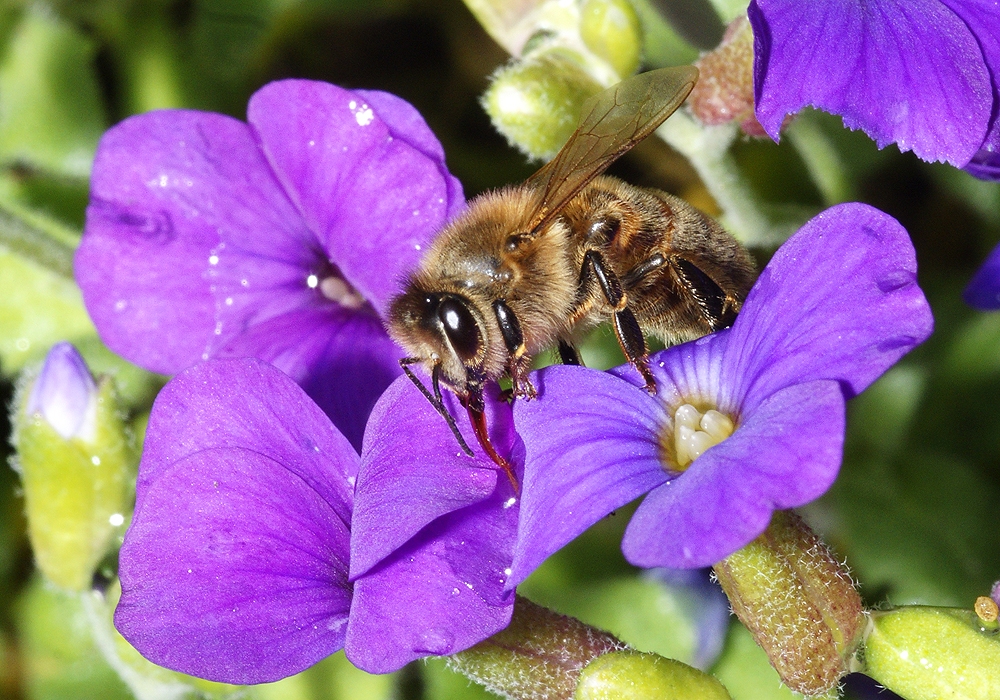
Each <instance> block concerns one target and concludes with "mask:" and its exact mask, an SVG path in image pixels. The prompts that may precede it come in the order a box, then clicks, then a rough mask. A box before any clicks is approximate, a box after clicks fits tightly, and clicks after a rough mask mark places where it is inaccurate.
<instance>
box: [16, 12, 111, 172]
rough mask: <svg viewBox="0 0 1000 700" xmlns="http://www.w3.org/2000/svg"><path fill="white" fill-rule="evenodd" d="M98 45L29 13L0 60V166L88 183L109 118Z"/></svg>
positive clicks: (53, 20) (52, 19)
mask: <svg viewBox="0 0 1000 700" xmlns="http://www.w3.org/2000/svg"><path fill="white" fill-rule="evenodd" d="M94 54H95V49H94V46H93V44H92V43H91V42H90V41H88V40H87V39H86V38H84V37H83V36H82V35H81V34H80V33H79V32H77V31H76V30H75V29H73V28H72V27H70V26H68V25H66V24H63V23H62V22H60V21H59V20H58V19H56V18H55V17H54V16H52V15H51V14H50V13H48V12H46V11H44V10H42V9H35V6H32V9H29V10H27V11H25V12H24V14H23V15H22V17H21V19H20V22H19V24H18V25H17V26H16V27H15V29H14V31H13V34H12V36H11V38H10V40H9V42H8V44H7V46H6V49H5V51H4V53H3V55H2V57H0V94H2V95H3V101H2V102H0V161H5V162H7V163H23V164H27V165H29V166H30V167H34V168H38V169H40V170H43V171H48V172H52V173H57V174H60V175H64V176H68V177H74V178H86V177H87V176H88V174H89V173H90V166H91V163H92V161H93V158H94V151H95V149H96V148H97V141H98V139H99V138H100V137H101V134H102V133H103V132H104V129H105V125H106V123H107V119H106V117H105V113H104V107H103V104H102V102H101V96H100V90H99V88H98V83H97V78H96V75H95V72H94V68H93V59H94Z"/></svg>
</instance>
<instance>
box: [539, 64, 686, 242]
mask: <svg viewBox="0 0 1000 700" xmlns="http://www.w3.org/2000/svg"><path fill="white" fill-rule="evenodd" d="M697 79H698V69H697V68H695V67H694V66H677V67H673V68H660V69H659V70H653V71H649V72H647V73H640V74H639V75H636V76H634V77H632V78H629V79H628V80H623V81H622V82H620V83H618V84H617V85H613V86H612V87H609V88H608V89H607V90H605V91H604V92H601V93H598V94H597V95H594V96H593V97H591V98H590V99H588V100H587V101H586V102H584V103H583V109H582V110H581V111H582V114H583V117H582V119H581V121H580V126H579V127H577V129H576V131H574V132H573V135H572V136H570V137H569V141H567V142H566V145H565V146H563V147H562V149H561V150H560V151H559V153H557V154H556V157H555V158H553V159H552V160H551V161H549V162H548V163H547V164H545V165H543V166H542V167H541V169H540V170H539V171H538V172H536V173H535V174H534V175H532V176H531V177H530V178H528V181H527V182H526V183H525V184H527V185H528V186H529V187H533V188H535V189H537V190H539V191H540V192H542V198H541V204H540V205H539V207H538V211H537V213H536V214H535V216H534V218H533V219H532V224H533V225H532V228H531V230H532V231H533V232H535V231H538V230H539V229H540V228H541V227H542V226H543V225H545V224H546V223H548V221H549V220H550V219H551V218H552V217H553V216H555V215H556V214H558V213H559V211H560V210H561V209H562V208H563V207H564V206H565V205H566V203H567V202H569V200H571V199H572V198H573V197H574V196H575V195H576V194H577V193H578V192H579V191H580V190H581V189H583V187H584V186H585V185H586V184H587V183H588V182H590V181H591V180H593V179H594V178H595V177H597V176H598V175H600V174H601V173H602V172H604V171H605V169H607V167H608V166H609V165H611V164H612V163H613V162H615V160H617V159H618V158H619V157H620V156H622V155H623V154H625V153H626V152H627V151H628V150H629V149H631V148H632V147H633V146H635V145H636V144H637V143H639V142H640V141H642V140H643V139H644V138H646V137H647V136H649V135H650V134H651V133H653V131H654V130H655V129H656V127H658V126H659V125H660V124H662V123H663V122H664V121H665V120H666V118H667V117H669V116H670V115H671V114H673V113H674V111H675V110H676V109H677V108H678V107H680V106H681V103H682V102H684V100H685V98H687V96H688V93H689V92H691V88H693V87H694V84H695V81H696V80H697Z"/></svg>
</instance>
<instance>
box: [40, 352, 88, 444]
mask: <svg viewBox="0 0 1000 700" xmlns="http://www.w3.org/2000/svg"><path fill="white" fill-rule="evenodd" d="M25 412H26V413H27V414H28V415H34V414H39V415H41V416H42V417H43V418H44V419H45V420H46V421H48V423H49V425H51V426H52V427H53V428H54V429H55V431H56V432H57V433H59V434H60V435H61V436H62V437H63V438H65V439H67V440H69V439H72V438H82V439H84V440H89V441H92V440H93V439H94V438H95V437H96V431H97V424H96V421H97V384H95V383H94V378H93V377H92V376H90V370H89V369H87V363H85V362H84V361H83V358H82V357H80V353H79V352H77V350H76V348H75V347H73V346H72V345H70V344H69V343H56V344H55V345H53V346H52V348H51V349H50V350H49V352H48V354H47V355H46V356H45V363H44V364H43V365H42V369H41V372H39V374H38V378H37V379H36V380H35V383H34V385H33V386H32V387H31V393H30V394H29V395H28V402H27V404H26V405H25Z"/></svg>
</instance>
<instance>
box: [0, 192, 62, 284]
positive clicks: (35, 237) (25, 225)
mask: <svg viewBox="0 0 1000 700" xmlns="http://www.w3.org/2000/svg"><path fill="white" fill-rule="evenodd" d="M0 248H6V249H7V250H10V251H11V252H13V253H16V254H18V255H21V256H23V257H25V258H27V259H29V260H31V261H33V262H34V263H36V264H38V265H39V266H41V267H44V268H45V269H47V270H51V271H52V272H55V273H57V274H59V275H62V276H63V277H66V278H67V279H73V252H74V250H73V247H72V246H70V245H68V244H66V243H64V242H62V241H59V240H57V239H56V238H55V237H54V236H52V235H51V234H49V233H48V232H46V231H45V230H44V229H43V228H41V227H40V226H37V225H35V224H33V223H31V222H29V221H27V220H26V219H25V218H24V217H23V216H20V215H18V214H17V213H15V212H14V211H12V210H11V209H9V208H8V207H7V206H6V205H3V204H0Z"/></svg>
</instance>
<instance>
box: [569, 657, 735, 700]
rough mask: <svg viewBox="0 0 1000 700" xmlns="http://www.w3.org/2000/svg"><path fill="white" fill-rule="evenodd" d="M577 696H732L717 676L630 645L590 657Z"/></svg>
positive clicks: (636, 699)
mask: <svg viewBox="0 0 1000 700" xmlns="http://www.w3.org/2000/svg"><path fill="white" fill-rule="evenodd" d="M573 698H574V700H616V698H631V700H659V698H671V699H672V700H729V693H728V692H727V691H726V689H725V687H724V686H723V685H722V683H720V682H719V681H718V680H717V679H716V678H714V677H713V676H710V675H709V674H707V673H705V672H703V671H699V670H698V669H696V668H692V667H691V666H688V665H687V664H683V663H681V662H680V661H675V660H674V659H665V658H663V657H662V656H657V655H656V654H644V653H642V652H638V651H632V650H630V649H627V650H623V651H613V652H611V653H609V654H604V655H603V656H599V657H598V658H596V659H594V660H593V661H591V662H590V663H589V664H588V665H587V667H586V668H585V669H583V673H581V674H580V682H579V684H578V685H577V687H576V694H575V695H574V696H573Z"/></svg>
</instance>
